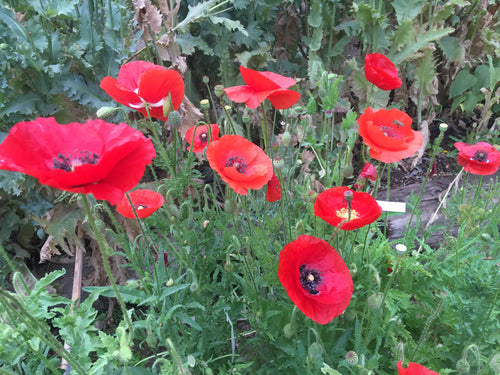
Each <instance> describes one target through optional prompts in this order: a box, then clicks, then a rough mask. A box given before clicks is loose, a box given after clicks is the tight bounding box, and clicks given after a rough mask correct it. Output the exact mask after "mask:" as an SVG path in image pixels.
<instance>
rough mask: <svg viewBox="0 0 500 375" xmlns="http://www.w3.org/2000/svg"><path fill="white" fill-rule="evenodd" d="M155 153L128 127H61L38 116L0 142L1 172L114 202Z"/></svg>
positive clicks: (136, 179) (96, 122)
mask: <svg viewBox="0 0 500 375" xmlns="http://www.w3.org/2000/svg"><path fill="white" fill-rule="evenodd" d="M155 155H156V153H155V149H154V147H153V144H152V142H151V140H150V139H148V138H146V137H145V136H144V135H143V134H142V133H141V132H140V131H138V130H135V129H133V128H131V127H130V126H128V125H126V124H119V125H114V124H109V123H107V122H104V121H103V120H88V121H87V122H86V123H84V124H79V123H70V124H67V125H59V124H58V123H57V122H56V120H55V119H54V118H52V117H51V118H42V117H40V118H38V119H36V120H34V121H25V122H20V123H17V124H16V125H14V126H13V127H12V129H11V130H10V132H9V134H8V135H7V137H6V138H5V140H4V141H3V143H2V144H0V169H6V170H9V171H15V172H22V173H26V174H29V175H30V176H33V177H35V178H37V179H38V180H39V181H40V182H41V183H42V184H45V185H48V186H51V187H54V188H56V189H60V190H66V191H70V192H73V193H84V194H89V193H90V194H93V195H94V197H95V198H96V199H104V200H107V201H108V202H109V203H111V204H117V203H118V202H119V201H120V199H122V197H123V195H124V194H125V192H126V191H129V190H130V189H132V188H133V187H134V186H135V185H137V183H138V182H139V180H140V179H141V178H142V176H143V174H144V168H145V166H146V165H148V164H150V163H151V161H152V160H153V158H154V157H155Z"/></svg>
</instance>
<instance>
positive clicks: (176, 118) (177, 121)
mask: <svg viewBox="0 0 500 375" xmlns="http://www.w3.org/2000/svg"><path fill="white" fill-rule="evenodd" d="M168 122H169V123H170V125H171V126H172V127H173V128H178V127H179V126H181V123H182V119H181V114H180V113H179V112H177V111H172V112H170V114H169V115H168Z"/></svg>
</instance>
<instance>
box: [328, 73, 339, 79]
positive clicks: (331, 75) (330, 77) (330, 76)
mask: <svg viewBox="0 0 500 375" xmlns="http://www.w3.org/2000/svg"><path fill="white" fill-rule="evenodd" d="M327 78H328V79H329V80H330V81H332V80H334V79H335V78H337V75H336V74H335V73H328V76H327Z"/></svg>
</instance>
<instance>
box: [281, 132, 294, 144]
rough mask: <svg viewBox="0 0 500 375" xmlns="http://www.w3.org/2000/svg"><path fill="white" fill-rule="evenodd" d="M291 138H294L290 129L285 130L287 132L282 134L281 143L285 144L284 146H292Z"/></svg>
mask: <svg viewBox="0 0 500 375" xmlns="http://www.w3.org/2000/svg"><path fill="white" fill-rule="evenodd" d="M291 140H292V135H291V134H290V132H289V131H288V130H285V132H284V133H283V135H282V136H281V143H282V144H283V146H285V147H288V146H290V142H291Z"/></svg>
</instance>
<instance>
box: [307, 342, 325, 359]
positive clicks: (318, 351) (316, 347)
mask: <svg viewBox="0 0 500 375" xmlns="http://www.w3.org/2000/svg"><path fill="white" fill-rule="evenodd" d="M307 352H308V354H309V356H310V357H313V358H315V357H320V356H321V355H322V354H323V348H322V347H321V345H320V344H318V343H317V342H313V343H312V344H311V345H310V346H309V349H308V351H307Z"/></svg>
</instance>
